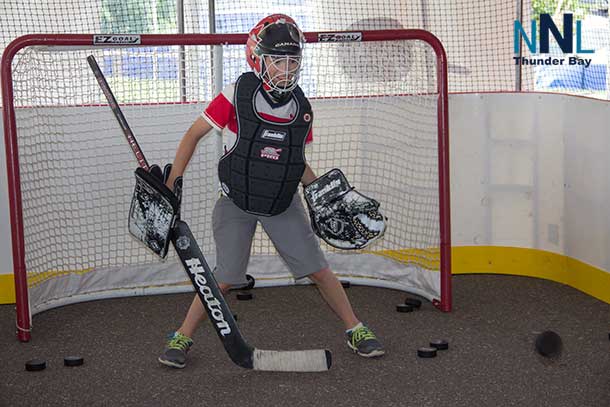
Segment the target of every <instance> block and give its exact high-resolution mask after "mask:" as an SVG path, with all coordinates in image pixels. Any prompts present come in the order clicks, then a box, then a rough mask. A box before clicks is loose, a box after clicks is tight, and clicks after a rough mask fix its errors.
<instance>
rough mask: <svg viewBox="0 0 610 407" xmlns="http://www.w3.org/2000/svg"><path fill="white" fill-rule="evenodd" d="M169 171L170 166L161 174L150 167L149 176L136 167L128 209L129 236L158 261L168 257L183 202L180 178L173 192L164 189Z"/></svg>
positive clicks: (157, 167) (154, 167)
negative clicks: (143, 246) (147, 249)
mask: <svg viewBox="0 0 610 407" xmlns="http://www.w3.org/2000/svg"><path fill="white" fill-rule="evenodd" d="M171 169H172V165H171V164H167V165H166V166H165V168H164V169H163V170H161V167H159V166H158V165H156V164H155V165H151V166H150V170H149V171H148V172H147V171H146V170H144V169H142V168H140V167H138V168H137V169H136V171H135V175H136V186H135V189H134V192H133V198H132V200H131V208H130V209H129V220H128V225H129V233H131V234H132V235H133V236H134V237H135V238H136V239H138V240H140V241H141V242H143V243H144V244H145V245H146V246H147V247H148V248H150V249H151V250H152V251H153V252H154V253H155V254H157V255H159V256H160V257H161V258H165V256H167V250H168V248H169V243H170V240H171V236H170V231H171V228H172V227H173V226H174V224H175V222H176V220H177V219H178V218H179V216H180V203H181V200H182V177H178V178H176V180H175V181H174V185H173V186H174V188H173V191H172V190H170V189H169V188H168V187H167V186H166V185H165V182H166V181H167V179H168V177H169V174H170V172H171Z"/></svg>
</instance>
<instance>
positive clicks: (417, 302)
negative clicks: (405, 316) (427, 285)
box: [405, 297, 421, 308]
mask: <svg viewBox="0 0 610 407" xmlns="http://www.w3.org/2000/svg"><path fill="white" fill-rule="evenodd" d="M405 304H407V305H410V306H412V307H413V308H420V307H421V301H420V300H418V299H417V298H411V297H407V299H405Z"/></svg>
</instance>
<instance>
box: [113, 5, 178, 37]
mask: <svg viewBox="0 0 610 407" xmlns="http://www.w3.org/2000/svg"><path fill="white" fill-rule="evenodd" d="M101 25H102V30H103V31H104V32H105V33H113V34H150V33H172V32H176V27H177V22H176V0H152V1H151V0H148V1H146V0H102V24H101Z"/></svg>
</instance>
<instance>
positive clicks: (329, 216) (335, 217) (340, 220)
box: [304, 169, 386, 249]
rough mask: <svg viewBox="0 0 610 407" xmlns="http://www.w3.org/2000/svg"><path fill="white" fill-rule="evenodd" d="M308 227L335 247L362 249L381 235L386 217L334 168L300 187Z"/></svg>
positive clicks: (377, 203)
mask: <svg viewBox="0 0 610 407" xmlns="http://www.w3.org/2000/svg"><path fill="white" fill-rule="evenodd" d="M304 194H305V200H306V201H307V206H308V207H309V215H310V218H311V226H312V228H313V230H314V232H315V233H316V235H318V236H319V237H321V238H322V239H323V240H324V241H325V242H326V243H328V244H329V245H331V246H333V247H336V248H338V249H363V248H365V247H367V246H368V245H370V244H371V243H373V242H374V241H375V240H377V239H379V238H381V237H382V236H383V234H384V232H385V229H386V222H385V221H386V218H385V217H384V216H383V215H382V214H381V213H380V212H379V202H377V201H376V200H374V199H371V198H369V197H366V196H364V195H362V194H361V193H360V192H358V191H356V190H355V189H354V188H353V187H351V186H350V184H349V182H348V181H347V179H346V178H345V176H344V175H343V172H341V170H339V169H334V170H331V171H329V172H327V173H326V174H324V175H322V176H321V177H319V178H318V179H316V180H315V181H314V182H312V183H311V184H309V185H307V186H306V187H305V188H304Z"/></svg>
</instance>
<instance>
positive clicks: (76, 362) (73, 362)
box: [64, 356, 85, 366]
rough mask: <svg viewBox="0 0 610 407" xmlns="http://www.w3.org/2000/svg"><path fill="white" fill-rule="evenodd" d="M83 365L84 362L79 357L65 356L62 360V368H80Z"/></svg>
mask: <svg viewBox="0 0 610 407" xmlns="http://www.w3.org/2000/svg"><path fill="white" fill-rule="evenodd" d="M83 363H85V360H84V359H83V358H82V357H80V356H66V357H65V358H64V366H80V365H82V364H83Z"/></svg>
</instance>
